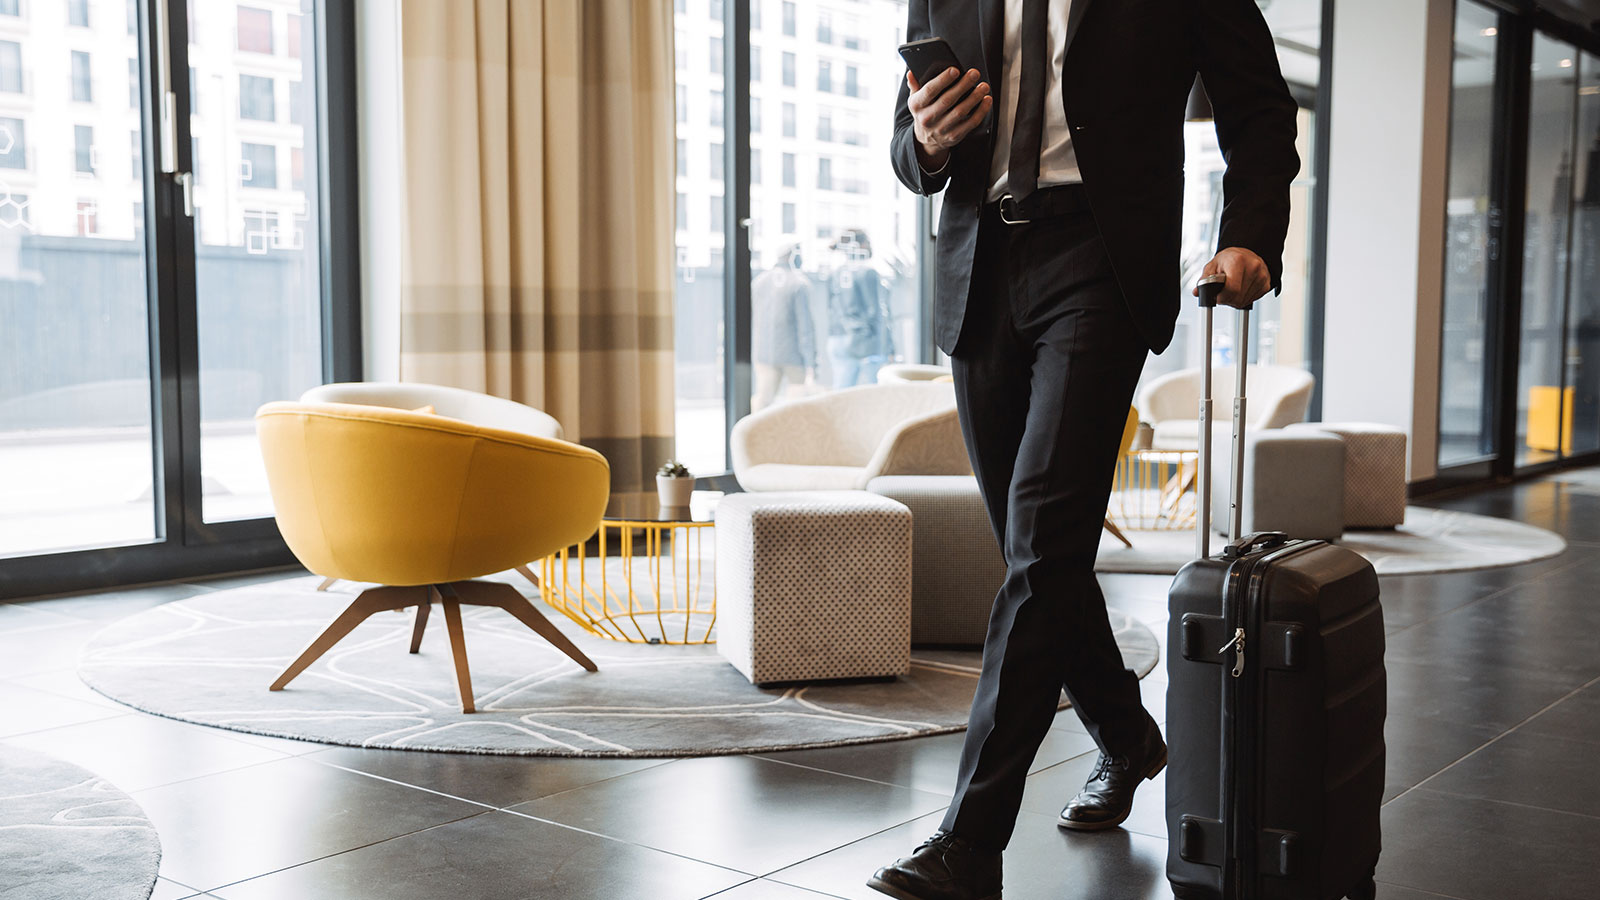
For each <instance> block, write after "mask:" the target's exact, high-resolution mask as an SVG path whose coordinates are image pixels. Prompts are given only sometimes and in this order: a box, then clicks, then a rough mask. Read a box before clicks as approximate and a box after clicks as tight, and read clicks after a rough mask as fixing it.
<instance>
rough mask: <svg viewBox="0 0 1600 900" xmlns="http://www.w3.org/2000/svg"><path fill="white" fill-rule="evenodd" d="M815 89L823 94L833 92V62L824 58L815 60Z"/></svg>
mask: <svg viewBox="0 0 1600 900" xmlns="http://www.w3.org/2000/svg"><path fill="white" fill-rule="evenodd" d="M817 90H819V91H821V92H823V93H825V94H827V93H832V92H833V63H831V62H829V61H828V60H825V59H819V60H817Z"/></svg>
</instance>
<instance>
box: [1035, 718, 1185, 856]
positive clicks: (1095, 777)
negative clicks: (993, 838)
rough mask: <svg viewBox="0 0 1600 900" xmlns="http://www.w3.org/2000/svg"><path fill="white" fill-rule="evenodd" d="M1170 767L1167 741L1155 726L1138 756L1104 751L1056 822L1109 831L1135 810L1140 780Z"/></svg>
mask: <svg viewBox="0 0 1600 900" xmlns="http://www.w3.org/2000/svg"><path fill="white" fill-rule="evenodd" d="M1166 767H1167V744H1166V742H1165V741H1163V740H1162V739H1161V732H1160V730H1159V729H1157V728H1155V727H1153V726H1152V727H1151V729H1150V734H1149V736H1148V737H1147V738H1146V739H1145V745H1144V747H1143V748H1142V749H1141V751H1140V752H1139V753H1138V754H1137V755H1136V756H1131V757H1130V756H1117V757H1110V756H1106V755H1105V754H1104V753H1102V754H1100V761H1099V763H1097V764H1096V765H1095V767H1094V771H1093V772H1091V773H1089V780H1088V781H1086V782H1084V785H1083V790H1081V791H1079V792H1078V796H1076V797H1073V798H1072V799H1071V800H1069V801H1067V805H1066V808H1065V809H1062V810H1061V818H1059V819H1057V820H1056V824H1057V825H1060V826H1061V827H1062V828H1066V829H1070V830H1072V831H1105V830H1107V829H1110V828H1115V827H1117V826H1118V825H1121V824H1122V823H1123V822H1124V821H1125V820H1126V819H1127V818H1128V814H1129V813H1131V812H1133V792H1134V791H1135V790H1137V789H1138V787H1139V784H1140V782H1143V781H1147V780H1149V779H1151V778H1154V777H1156V776H1157V775H1160V774H1161V770H1162V769H1165V768H1166Z"/></svg>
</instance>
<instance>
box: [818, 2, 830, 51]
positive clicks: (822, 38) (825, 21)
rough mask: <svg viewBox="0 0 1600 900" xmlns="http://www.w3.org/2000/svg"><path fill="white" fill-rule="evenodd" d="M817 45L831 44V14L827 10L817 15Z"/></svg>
mask: <svg viewBox="0 0 1600 900" xmlns="http://www.w3.org/2000/svg"><path fill="white" fill-rule="evenodd" d="M817 43H819V44H831V43H833V14H832V13H830V12H828V11H827V10H823V11H821V12H819V13H817Z"/></svg>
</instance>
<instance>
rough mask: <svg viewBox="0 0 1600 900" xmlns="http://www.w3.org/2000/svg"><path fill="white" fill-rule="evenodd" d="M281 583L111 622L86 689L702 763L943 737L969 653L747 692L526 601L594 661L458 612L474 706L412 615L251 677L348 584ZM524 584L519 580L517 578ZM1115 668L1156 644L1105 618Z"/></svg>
mask: <svg viewBox="0 0 1600 900" xmlns="http://www.w3.org/2000/svg"><path fill="white" fill-rule="evenodd" d="M317 582H318V579H315V578H296V579H291V580H287V581H278V582H271V583H267V584H259V585H252V586H249V587H243V588H236V589H233V590H228V591H218V592H216V593H211V594H202V595H200V596H196V597H190V598H187V599H184V600H178V601H175V602H172V603H168V604H166V605H164V606H159V607H156V608H155V609H151V610H147V611H145V612H142V613H139V614H138V615H135V616H132V617H130V618H127V619H123V620H122V621H120V622H117V623H114V624H112V625H110V626H109V627H107V628H106V629H105V630H103V631H101V632H100V633H99V634H98V635H96V636H95V637H94V638H93V639H92V640H91V641H90V643H89V645H88V647H87V648H85V650H84V655H83V661H82V663H81V665H80V668H79V674H80V676H81V677H82V678H83V680H84V681H85V682H87V683H88V684H89V686H90V687H92V688H94V689H95V690H97V691H99V692H100V693H102V694H105V695H106V696H108V697H110V698H111V699H113V700H116V701H118V702H120V703H125V704H127V705H129V706H132V707H134V708H136V709H141V710H144V711H145V712H150V713H155V714H156V715H161V716H167V717H170V718H174V719H182V720H184V721H187V722H196V723H199V724H202V725H213V726H216V727H219V728H229V729H233V730H236V731H247V732H252V733H255V734H264V735H272V736H275V737H286V738H299V739H302V740H311V741H321V742H325V743H330V744H347V745H352V746H359V747H390V748H399V749H408V750H441V751H449V752H458V753H503V754H516V755H526V756H648V757H674V756H711V755H718V754H729V753H749V752H756V751H768V750H780V749H799V748H810V747H830V746H839V745H844V744H858V743H869V742H873V741H887V740H897V739H901V738H909V737H916V736H919V735H927V734H940V733H944V732H949V731H959V730H961V729H963V728H965V727H966V721H967V709H968V707H969V706H970V705H971V703H972V692H973V689H974V686H975V685H976V683H977V674H978V664H979V654H978V653H977V652H976V651H965V652H964V651H948V650H945V651H914V652H913V653H912V666H911V672H910V674H908V675H905V676H903V677H901V678H897V679H894V680H892V681H867V682H844V683H833V684H828V683H823V684H816V685H811V686H797V687H788V688H767V689H764V688H758V687H755V686H753V685H751V684H750V683H749V682H747V681H745V679H744V676H742V675H740V674H739V673H738V672H737V671H735V670H734V668H733V667H732V666H730V665H728V664H727V663H726V662H724V661H723V660H722V658H721V657H719V656H717V653H716V648H715V647H714V646H689V647H679V646H665V645H656V646H651V645H646V644H623V643H617V642H614V641H607V640H602V639H600V638H596V637H593V636H591V635H589V634H587V633H585V632H582V631H581V630H579V629H578V628H577V627H576V626H575V625H573V624H572V623H571V622H569V621H568V620H567V619H566V618H565V617H564V616H562V615H561V614H559V613H556V612H554V611H553V610H550V609H549V608H548V607H544V606H543V605H540V607H539V608H540V610H541V611H542V612H544V613H545V614H546V615H547V616H548V617H549V618H550V620H551V621H553V622H556V623H557V624H558V625H559V626H560V627H561V628H562V629H563V630H564V631H566V632H567V633H568V634H569V635H571V636H572V638H573V640H574V641H575V642H576V643H577V644H578V646H579V647H581V648H582V649H583V651H584V652H585V653H586V654H588V655H589V656H590V658H592V659H593V660H594V661H595V663H597V664H598V665H599V667H600V671H599V672H597V673H593V674H591V673H588V672H584V671H583V670H582V669H580V668H578V666H577V665H575V664H574V663H573V662H572V661H570V660H569V659H567V658H566V657H565V656H563V655H561V653H560V652H559V651H557V650H555V649H554V648H553V647H551V646H550V645H549V644H547V643H545V642H544V641H543V640H541V639H540V638H538V637H537V636H535V635H534V634H533V633H532V632H531V631H529V630H528V629H527V628H526V627H525V626H523V625H522V624H521V623H520V622H517V621H516V620H514V619H512V618H511V617H510V616H509V615H507V614H506V613H504V612H502V611H501V610H498V609H492V608H469V609H463V618H464V619H465V623H466V627H465V631H466V644H467V657H468V660H469V662H470V663H471V667H472V684H473V688H474V691H475V694H476V697H477V705H478V712H476V713H474V714H472V715H465V714H463V713H462V712H461V709H460V706H459V705H458V703H457V700H456V696H455V676H454V674H453V672H454V670H453V669H452V667H451V657H450V649H449V644H448V642H447V639H446V636H445V629H444V628H443V627H442V625H441V626H440V627H431V626H430V627H429V628H428V629H427V633H426V637H425V638H424V639H423V644H422V652H421V653H419V654H417V655H416V656H412V655H410V654H408V653H407V652H406V649H407V645H408V643H409V640H410V635H411V622H412V613H411V611H409V610H408V611H406V612H396V613H380V614H378V615H376V616H373V617H372V618H371V619H368V620H367V621H366V622H365V623H363V624H362V625H361V626H360V627H359V628H357V629H356V630H355V631H354V632H352V633H351V634H350V635H349V636H347V637H346V638H345V639H344V640H343V641H341V642H340V643H339V644H338V645H337V646H336V647H334V649H333V650H331V651H329V652H328V653H327V654H326V655H325V656H323V657H322V659H321V660H319V661H318V662H317V663H316V664H315V665H313V666H312V667H311V668H309V669H307V670H306V671H305V673H304V674H302V675H301V676H300V677H299V678H297V679H296V680H295V681H294V682H292V683H291V684H290V685H289V687H288V688H286V689H285V690H283V691H279V692H276V693H273V692H269V691H268V690H267V685H268V684H269V683H270V682H271V681H272V679H273V678H274V677H275V676H276V675H277V673H278V672H279V671H281V670H282V669H283V667H284V666H285V665H287V664H288V662H289V660H290V659H292V658H293V657H294V656H295V655H296V654H297V653H299V651H300V650H301V649H302V648H303V647H304V646H305V645H306V643H307V642H309V641H310V640H311V638H313V637H314V636H316V635H317V634H318V633H319V632H320V631H321V630H322V629H323V628H324V627H325V626H326V625H327V624H328V622H329V621H331V620H332V619H333V617H334V616H335V615H336V614H337V613H338V612H339V611H340V610H341V609H343V608H344V606H345V605H346V604H348V603H349V602H350V599H351V597H352V596H353V595H354V594H355V593H357V592H358V591H359V590H360V586H358V585H350V584H343V583H341V584H340V585H338V586H336V587H335V588H334V589H333V590H330V591H328V592H326V593H318V592H316V591H315V590H314V589H315V587H316V585H317ZM524 584H525V583H524ZM1112 624H1113V626H1114V627H1115V628H1116V631H1117V642H1118V644H1119V645H1120V646H1121V647H1122V654H1123V658H1124V659H1125V660H1126V662H1127V665H1128V668H1130V669H1133V670H1134V671H1135V672H1137V673H1138V674H1139V675H1140V676H1141V677H1142V676H1144V675H1146V674H1148V673H1149V672H1150V670H1151V669H1153V668H1155V665H1156V663H1157V661H1158V658H1159V655H1160V649H1159V645H1158V644H1157V642H1156V638H1155V635H1153V634H1151V633H1150V631H1149V629H1147V628H1145V627H1144V626H1143V625H1140V624H1139V623H1137V622H1135V621H1134V620H1132V619H1131V618H1128V617H1127V616H1124V615H1121V614H1119V613H1115V612H1113V613H1112Z"/></svg>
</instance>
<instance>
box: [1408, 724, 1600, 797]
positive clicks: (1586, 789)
mask: <svg viewBox="0 0 1600 900" xmlns="http://www.w3.org/2000/svg"><path fill="white" fill-rule="evenodd" d="M1597 760H1600V753H1597V752H1596V749H1595V747H1594V745H1593V744H1590V743H1587V742H1584V741H1569V740H1566V739H1564V738H1558V737H1551V736H1550V735H1542V734H1533V733H1529V732H1524V731H1522V730H1521V729H1518V730H1517V731H1513V732H1511V733H1510V734H1508V735H1506V736H1505V737H1502V738H1500V739H1499V740H1497V741H1495V742H1494V743H1492V744H1489V745H1488V746H1486V747H1484V748H1482V749H1481V750H1478V751H1477V752H1476V753H1473V754H1472V755H1471V756H1468V757H1467V758H1466V759H1463V760H1461V761H1460V762H1458V763H1456V764H1455V765H1453V766H1451V767H1450V768H1448V769H1446V770H1445V771H1443V772H1441V773H1439V774H1438V775H1437V776H1435V777H1434V778H1433V779H1432V780H1431V781H1429V782H1428V783H1427V784H1426V785H1425V787H1426V788H1427V790H1430V791H1437V792H1440V793H1446V794H1458V795H1461V796H1464V797H1478V798H1482V799H1485V800H1499V801H1503V802H1506V803H1520V804H1523V805H1526V806H1539V807H1543V808H1545V809H1554V810H1561V811H1563V812H1570V813H1578V814H1581V815H1587V816H1600V767H1597V766H1596V765H1595V762H1596V761H1597Z"/></svg>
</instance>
